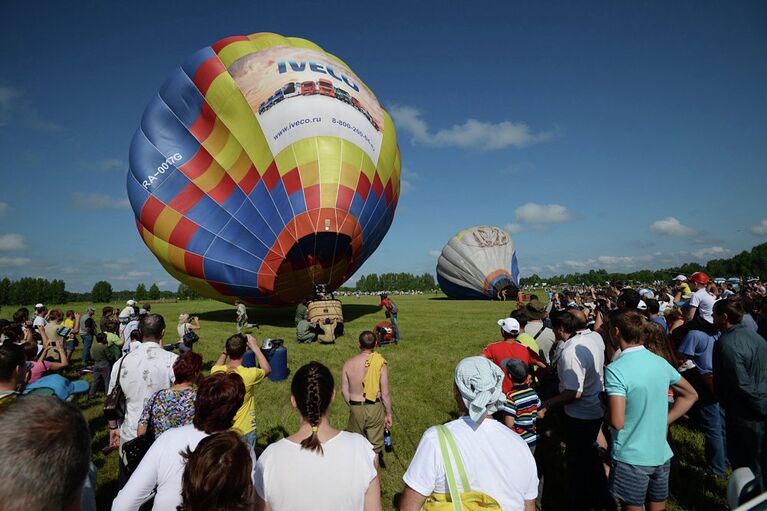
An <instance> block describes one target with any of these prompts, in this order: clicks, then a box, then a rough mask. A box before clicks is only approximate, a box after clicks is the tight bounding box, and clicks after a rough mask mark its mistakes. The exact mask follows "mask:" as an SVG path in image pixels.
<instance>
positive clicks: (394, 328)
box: [389, 314, 399, 341]
mask: <svg viewBox="0 0 767 511" xmlns="http://www.w3.org/2000/svg"><path fill="white" fill-rule="evenodd" d="M389 321H391V329H392V331H393V332H394V340H395V341H399V325H397V315H396V314H392V315H391V316H390V317H389Z"/></svg>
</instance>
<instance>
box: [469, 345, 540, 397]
mask: <svg viewBox="0 0 767 511" xmlns="http://www.w3.org/2000/svg"><path fill="white" fill-rule="evenodd" d="M482 356H484V357H485V358H489V359H490V360H492V361H493V362H495V365H497V366H498V367H501V361H503V359H505V358H516V359H519V360H521V361H522V362H524V363H525V365H526V366H528V371H529V367H530V364H531V363H532V362H533V361H538V358H539V357H538V355H537V354H536V353H534V352H533V350H531V349H530V348H528V347H527V346H523V345H522V344H520V343H519V342H517V341H513V342H507V341H500V342H494V343H493V344H488V346H487V348H485V349H484V351H482ZM501 371H503V393H504V394H508V393H509V391H510V390H511V387H512V385H513V384H512V382H511V380H510V379H509V376H508V375H507V374H506V369H504V368H503V367H501Z"/></svg>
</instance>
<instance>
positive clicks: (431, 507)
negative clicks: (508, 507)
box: [421, 426, 501, 511]
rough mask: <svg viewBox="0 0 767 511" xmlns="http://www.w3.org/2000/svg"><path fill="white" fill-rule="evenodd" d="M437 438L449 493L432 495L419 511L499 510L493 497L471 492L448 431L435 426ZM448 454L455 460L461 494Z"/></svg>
mask: <svg viewBox="0 0 767 511" xmlns="http://www.w3.org/2000/svg"><path fill="white" fill-rule="evenodd" d="M437 437H438V438H439V448H440V450H441V451H442V460H443V461H444V463H445V476H446V477H447V487H448V490H449V491H450V493H449V494H447V493H432V494H431V495H430V496H429V498H428V499H426V502H425V503H424V505H423V507H422V508H421V511H482V510H483V509H501V505H500V504H498V501H496V500H495V499H494V498H493V497H491V496H490V495H487V494H486V493H482V492H478V491H472V490H471V486H470V485H469V478H468V477H466V470H464V468H463V461H461V455H460V453H459V452H458V446H457V445H455V439H454V438H453V435H452V434H451V433H450V430H449V429H447V428H446V427H445V426H437ZM448 445H449V446H450V452H451V453H452V455H453V459H454V460H455V465H456V468H457V469H458V475H459V476H460V477H461V488H463V491H462V492H460V493H459V492H458V486H457V485H456V480H455V474H454V473H453V465H452V463H451V462H450V453H449V452H448Z"/></svg>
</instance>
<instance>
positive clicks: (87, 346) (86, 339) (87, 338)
mask: <svg viewBox="0 0 767 511" xmlns="http://www.w3.org/2000/svg"><path fill="white" fill-rule="evenodd" d="M80 338H81V339H82V340H83V362H84V363H86V364H87V363H88V362H90V361H91V344H93V336H92V335H90V334H82V335H81V336H80Z"/></svg>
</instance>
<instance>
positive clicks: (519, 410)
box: [502, 383, 541, 447]
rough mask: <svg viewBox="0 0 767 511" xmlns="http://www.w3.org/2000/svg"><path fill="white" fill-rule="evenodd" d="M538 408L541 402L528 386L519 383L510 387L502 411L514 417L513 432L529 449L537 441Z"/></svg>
mask: <svg viewBox="0 0 767 511" xmlns="http://www.w3.org/2000/svg"><path fill="white" fill-rule="evenodd" d="M540 406H541V400H540V399H539V398H538V394H536V393H535V390H533V389H532V388H531V387H530V385H528V384H526V383H521V384H517V385H514V386H512V387H511V390H510V391H509V392H508V394H506V404H505V405H504V407H503V410H502V411H503V412H504V413H507V414H509V415H511V416H512V417H514V428H513V429H514V431H516V432H517V433H518V434H519V435H520V436H521V437H522V439H523V440H524V441H525V442H527V445H529V446H531V447H532V446H534V445H535V444H536V442H537V441H538V433H537V432H536V429H535V420H536V418H537V412H538V407H540Z"/></svg>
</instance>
